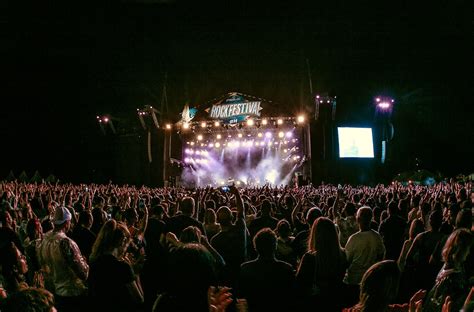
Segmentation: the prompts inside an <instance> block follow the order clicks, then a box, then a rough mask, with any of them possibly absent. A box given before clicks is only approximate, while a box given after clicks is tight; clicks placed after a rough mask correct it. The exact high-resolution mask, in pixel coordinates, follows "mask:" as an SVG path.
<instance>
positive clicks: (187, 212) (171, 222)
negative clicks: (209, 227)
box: [166, 197, 206, 237]
mask: <svg viewBox="0 0 474 312" xmlns="http://www.w3.org/2000/svg"><path fill="white" fill-rule="evenodd" d="M179 209H180V212H181V213H179V214H177V215H175V216H173V217H171V218H169V219H168V220H166V227H167V230H168V231H169V232H173V233H174V234H176V236H178V237H179V236H180V235H181V232H182V231H183V230H184V229H185V228H187V227H188V226H195V227H197V228H198V229H199V230H200V231H201V233H203V234H204V235H205V233H206V230H205V229H204V225H203V224H202V223H201V222H199V221H198V220H196V219H195V218H194V217H193V216H194V214H195V201H194V198H192V197H184V198H183V199H182V200H181V202H180V203H179Z"/></svg>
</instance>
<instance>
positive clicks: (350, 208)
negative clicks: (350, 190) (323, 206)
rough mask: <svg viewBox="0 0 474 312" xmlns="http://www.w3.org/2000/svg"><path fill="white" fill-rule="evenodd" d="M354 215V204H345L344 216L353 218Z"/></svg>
mask: <svg viewBox="0 0 474 312" xmlns="http://www.w3.org/2000/svg"><path fill="white" fill-rule="evenodd" d="M355 213H356V206H355V205H354V203H353V202H347V203H346V204H345V205H344V214H345V215H346V217H351V216H354V215H355Z"/></svg>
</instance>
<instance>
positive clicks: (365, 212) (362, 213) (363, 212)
mask: <svg viewBox="0 0 474 312" xmlns="http://www.w3.org/2000/svg"><path fill="white" fill-rule="evenodd" d="M372 217H373V214H372V209H371V208H370V207H367V206H364V207H361V208H359V210H357V217H356V219H357V223H358V224H359V228H360V230H361V231H368V230H370V223H371V222H372Z"/></svg>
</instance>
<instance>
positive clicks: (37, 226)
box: [26, 218, 43, 241]
mask: <svg viewBox="0 0 474 312" xmlns="http://www.w3.org/2000/svg"><path fill="white" fill-rule="evenodd" d="M26 234H27V235H28V238H29V239H30V241H33V240H35V239H38V238H41V237H42V236H43V228H42V227H41V223H40V222H39V220H38V219H37V218H34V219H30V220H29V221H28V223H27V224H26Z"/></svg>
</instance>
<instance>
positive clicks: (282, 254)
mask: <svg viewBox="0 0 474 312" xmlns="http://www.w3.org/2000/svg"><path fill="white" fill-rule="evenodd" d="M275 232H276V234H277V251H276V258H277V259H278V260H281V261H285V262H287V263H289V264H291V265H292V266H293V268H296V260H297V257H296V253H295V251H294V250H293V241H294V239H295V237H294V236H293V235H291V226H290V223H289V222H288V221H286V219H282V220H280V221H278V224H277V227H276V229H275Z"/></svg>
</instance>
